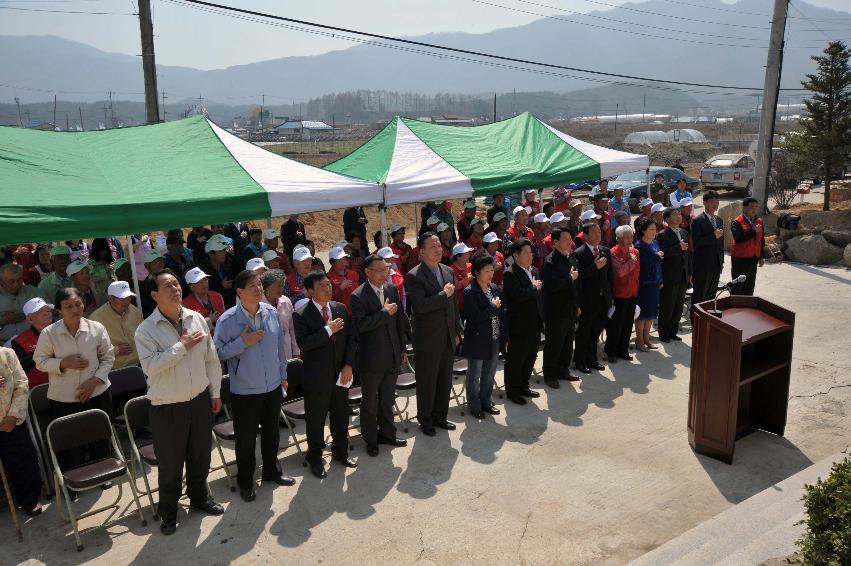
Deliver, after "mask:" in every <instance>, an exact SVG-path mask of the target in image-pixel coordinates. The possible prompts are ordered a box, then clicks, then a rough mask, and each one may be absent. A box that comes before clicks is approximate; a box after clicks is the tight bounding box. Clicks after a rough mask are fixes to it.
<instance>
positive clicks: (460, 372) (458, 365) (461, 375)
mask: <svg viewBox="0 0 851 566" xmlns="http://www.w3.org/2000/svg"><path fill="white" fill-rule="evenodd" d="M456 381H460V383H459V384H458V387H460V390H459V389H456V388H455V387H456V385H455V382H456ZM466 389H467V360H465V359H464V358H455V362H454V363H453V364H452V398H453V399H455V404H456V405H458V408H459V409H461V415H462V416H463V415H464V404H465V403H466V402H467V400H466V398H465V397H464V392H465V391H466Z"/></svg>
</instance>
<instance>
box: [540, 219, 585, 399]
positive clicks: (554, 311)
mask: <svg viewBox="0 0 851 566" xmlns="http://www.w3.org/2000/svg"><path fill="white" fill-rule="evenodd" d="M550 235H551V236H552V241H553V247H554V249H553V252H552V253H551V254H550V255H548V256H547V258H546V259H545V260H544V267H543V269H542V270H541V271H542V273H541V281H542V282H543V284H544V285H543V287H542V293H543V299H544V328H545V329H546V335H547V341H546V343H545V344H544V381H545V382H546V384H547V385H549V386H550V387H552V388H553V389H558V388H559V387H560V386H559V383H558V380H559V379H566V380H568V381H579V378H578V377H576V376H575V375H573V374H572V373H570V360H571V359H572V358H573V334H574V327H575V326H576V316H577V311H578V310H579V309H578V307H577V305H576V296H577V287H578V286H579V285H578V284H577V283H576V280H577V278H578V277H579V272H578V271H577V270H576V267H574V266H573V265H571V263H570V260H569V256H568V254H570V250H571V248H572V247H573V237H572V236H571V235H570V232H569V231H568V230H567V228H554V229H553V231H552V233H551V234H550Z"/></svg>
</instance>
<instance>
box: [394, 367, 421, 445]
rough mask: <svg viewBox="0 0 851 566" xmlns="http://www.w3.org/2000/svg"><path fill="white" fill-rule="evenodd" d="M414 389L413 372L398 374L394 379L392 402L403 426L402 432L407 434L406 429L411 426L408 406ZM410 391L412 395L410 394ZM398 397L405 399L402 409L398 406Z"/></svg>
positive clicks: (415, 385) (415, 383)
mask: <svg viewBox="0 0 851 566" xmlns="http://www.w3.org/2000/svg"><path fill="white" fill-rule="evenodd" d="M411 369H413V368H411ZM416 389H417V376H416V374H415V373H414V372H413V371H408V372H404V373H400V374H399V376H398V377H397V378H396V399H394V400H393V404H394V405H395V408H396V414H397V415H399V418H400V419H401V420H402V424H403V425H404V426H403V430H404V431H405V432H408V427H409V426H410V424H411V416H410V414H409V413H408V406H409V405H410V404H411V395H413V394H414V393H416ZM412 391H413V392H414V393H412ZM401 393H404V395H401ZM399 397H404V398H405V405H404V406H403V407H400V406H399ZM403 415H404V416H403Z"/></svg>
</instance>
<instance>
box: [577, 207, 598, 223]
mask: <svg viewBox="0 0 851 566" xmlns="http://www.w3.org/2000/svg"><path fill="white" fill-rule="evenodd" d="M596 218H600V215H599V214H597V213H596V212H594V211H593V210H586V211H585V212H583V213H582V215H581V216H580V217H579V220H581V221H582V222H585V221H586V220H594V219H596Z"/></svg>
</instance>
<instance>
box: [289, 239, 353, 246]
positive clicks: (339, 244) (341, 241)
mask: <svg viewBox="0 0 851 566" xmlns="http://www.w3.org/2000/svg"><path fill="white" fill-rule="evenodd" d="M346 246H351V244H350V243H349V242H347V241H346V240H340V241H339V242H337V243H336V244H334V245H333V246H332V247H335V248H345V247H346ZM296 247H298V246H296Z"/></svg>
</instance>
